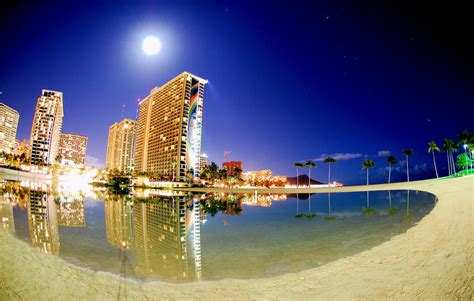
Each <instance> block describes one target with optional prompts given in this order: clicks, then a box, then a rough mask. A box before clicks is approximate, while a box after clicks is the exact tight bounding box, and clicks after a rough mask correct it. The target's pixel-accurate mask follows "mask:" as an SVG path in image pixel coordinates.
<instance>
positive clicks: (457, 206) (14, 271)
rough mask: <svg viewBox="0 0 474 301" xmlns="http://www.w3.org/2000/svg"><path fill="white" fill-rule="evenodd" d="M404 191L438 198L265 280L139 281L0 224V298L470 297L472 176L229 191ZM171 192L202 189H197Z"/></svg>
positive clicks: (472, 271) (473, 280) (473, 258)
mask: <svg viewBox="0 0 474 301" xmlns="http://www.w3.org/2000/svg"><path fill="white" fill-rule="evenodd" d="M216 189H217V190H216V191H219V192H221V191H223V189H222V188H216ZM404 189H410V190H422V191H426V192H429V193H432V194H434V195H435V196H436V197H437V199H438V201H437V203H436V205H435V207H434V208H433V209H432V210H431V212H430V213H429V214H428V215H427V216H425V217H424V218H423V219H422V220H420V222H419V223H418V224H417V225H415V226H413V227H412V228H410V229H408V231H406V232H405V233H403V234H400V235H397V236H395V237H392V238H391V239H390V240H389V241H386V242H384V243H382V244H380V245H378V246H375V247H373V248H371V249H369V250H366V251H363V252H361V253H358V254H356V255H353V256H349V257H344V258H341V259H338V260H336V261H333V262H330V263H327V264H325V265H322V266H319V267H316V268H310V269H307V270H304V271H302V272H297V273H290V274H284V275H280V276H275V277H268V278H257V279H223V280H212V281H200V282H191V283H168V282H162V281H151V282H145V283H143V284H141V283H137V282H136V281H134V280H132V279H125V278H121V277H120V276H117V275H110V274H108V273H105V272H93V271H90V270H84V269H83V268H80V267H76V266H74V265H72V264H69V263H67V262H65V261H64V260H63V259H61V258H59V257H55V256H50V255H46V254H41V253H38V252H36V251H34V250H33V249H32V248H31V247H30V246H29V245H28V244H27V243H26V242H23V241H20V240H18V239H16V238H15V237H13V236H12V235H11V234H9V233H6V232H5V231H1V230H0V242H1V243H0V299H25V300H32V299H35V300H43V299H54V300H55V299H101V300H102V299H104V300H111V299H115V300H116V299H123V298H131V299H145V298H150V299H239V300H240V299H245V300H246V299H296V298H298V299H315V298H320V299H334V298H335V299H349V298H352V299H353V298H357V299H360V298H372V299H380V298H382V299H387V298H403V299H417V298H437V299H446V298H449V299H454V298H457V299H466V300H470V299H472V298H473V293H474V287H473V286H474V284H473V283H474V269H473V266H474V226H473V223H474V220H473V217H474V212H473V209H474V207H473V204H474V176H465V177H460V178H448V179H432V180H423V181H416V182H409V183H407V182H401V183H392V184H378V185H369V186H366V185H362V186H343V187H336V188H299V189H295V188H277V189H275V188H274V189H243V190H245V191H241V190H242V189H239V190H237V189H232V190H231V191H233V192H244V193H250V192H251V193H254V192H255V190H257V191H258V192H260V193H295V192H296V191H297V192H298V193H326V192H335V193H337V192H352V191H354V192H355V191H367V190H369V191H376V190H404ZM175 190H183V191H188V190H192V191H198V192H202V191H200V189H199V188H188V189H183V188H180V189H175ZM224 190H225V189H224ZM206 191H208V192H209V189H207V190H206ZM226 191H229V189H227V190H226ZM277 191H278V192H277ZM19 250H21V252H18V251H19Z"/></svg>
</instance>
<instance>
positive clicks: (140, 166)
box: [135, 72, 207, 181]
mask: <svg viewBox="0 0 474 301" xmlns="http://www.w3.org/2000/svg"><path fill="white" fill-rule="evenodd" d="M206 83H207V80H205V79H202V78H200V77H198V76H195V75H193V74H191V73H188V72H183V73H181V74H180V75H178V76H176V77H175V78H173V79H172V80H170V81H169V82H167V83H166V84H164V85H163V86H161V87H156V88H154V89H152V90H151V92H150V95H148V96H147V97H146V98H145V99H143V100H141V101H140V103H139V107H140V111H139V115H138V134H137V142H136V152H135V170H136V171H139V172H142V171H149V172H155V173H157V174H159V175H161V176H165V177H170V178H171V177H172V178H173V180H175V181H186V180H188V181H189V180H190V179H191V178H193V177H196V176H197V175H199V171H200V154H201V130H202V110H203V98H204V85H205V84H206Z"/></svg>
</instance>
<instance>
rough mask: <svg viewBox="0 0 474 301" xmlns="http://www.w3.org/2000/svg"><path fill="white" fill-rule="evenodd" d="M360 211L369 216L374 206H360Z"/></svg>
mask: <svg viewBox="0 0 474 301" xmlns="http://www.w3.org/2000/svg"><path fill="white" fill-rule="evenodd" d="M362 213H363V214H364V215H365V216H367V217H371V216H372V215H374V213H375V208H374V207H364V208H362Z"/></svg>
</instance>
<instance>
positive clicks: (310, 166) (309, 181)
mask: <svg viewBox="0 0 474 301" xmlns="http://www.w3.org/2000/svg"><path fill="white" fill-rule="evenodd" d="M304 166H308V187H310V188H311V168H316V163H314V162H313V160H308V161H306V163H305V164H304Z"/></svg>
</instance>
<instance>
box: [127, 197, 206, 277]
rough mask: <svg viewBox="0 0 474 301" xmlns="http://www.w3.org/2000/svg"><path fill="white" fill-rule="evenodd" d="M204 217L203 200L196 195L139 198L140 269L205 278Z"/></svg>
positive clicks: (136, 208)
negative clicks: (203, 260)
mask: <svg viewBox="0 0 474 301" xmlns="http://www.w3.org/2000/svg"><path fill="white" fill-rule="evenodd" d="M200 217H201V211H200V207H199V200H198V199H197V198H194V197H192V195H185V196H173V197H167V196H156V197H154V198H150V199H147V200H146V201H137V202H135V204H134V230H135V251H136V257H137V268H138V271H140V272H141V273H143V274H145V275H147V276H153V277H156V278H162V279H163V278H164V279H174V280H176V281H179V280H198V279H201V273H202V271H201V269H202V267H201V233H200V232H201V231H200Z"/></svg>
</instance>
